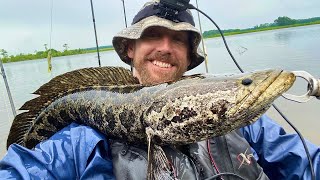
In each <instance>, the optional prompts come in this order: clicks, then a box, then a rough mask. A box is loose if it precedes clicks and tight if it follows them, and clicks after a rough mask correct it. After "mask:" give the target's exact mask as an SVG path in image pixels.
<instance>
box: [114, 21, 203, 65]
mask: <svg viewBox="0 0 320 180" xmlns="http://www.w3.org/2000/svg"><path fill="white" fill-rule="evenodd" d="M154 26H161V27H165V28H167V29H170V30H174V31H189V32H191V33H190V36H192V37H190V40H191V42H190V43H191V52H190V58H191V63H190V65H189V66H188V70H191V69H193V68H195V67H197V66H198V65H199V64H201V63H202V62H203V61H204V55H203V52H202V51H201V50H200V49H199V48H198V46H199V43H200V41H201V35H200V32H199V31H198V29H196V28H195V27H194V26H192V25H191V24H189V23H186V22H178V23H176V22H173V21H170V20H167V19H164V18H160V17H158V16H150V17H147V18H144V19H142V20H141V21H139V22H137V23H135V24H133V25H131V26H129V27H128V28H125V29H124V30H122V31H120V32H119V33H118V34H117V35H116V36H114V37H113V40H112V44H113V47H114V49H115V51H116V52H117V53H118V55H119V57H120V59H121V60H122V61H123V62H125V63H126V64H128V65H130V64H131V59H130V58H129V57H128V54H127V51H128V43H129V41H130V40H136V39H139V38H140V37H141V35H142V34H143V32H144V31H145V30H146V29H148V28H149V27H154Z"/></svg>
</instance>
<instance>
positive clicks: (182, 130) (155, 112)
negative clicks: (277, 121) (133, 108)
mask: <svg viewBox="0 0 320 180" xmlns="http://www.w3.org/2000/svg"><path fill="white" fill-rule="evenodd" d="M294 81H295V75H294V74H293V73H291V72H288V71H283V70H263V71H256V72H252V73H243V74H237V75H218V76H216V75H193V76H188V77H184V78H182V79H181V80H179V81H176V82H171V83H168V84H166V85H165V86H166V87H165V88H162V90H161V91H158V92H157V93H155V96H154V103H153V104H152V106H151V107H150V108H149V110H148V111H147V113H146V118H145V120H146V123H147V124H148V126H149V127H151V129H152V130H153V132H154V135H155V137H157V139H158V140H157V141H158V142H159V143H163V144H188V143H193V142H197V141H201V140H205V139H208V138H210V137H215V136H221V135H224V134H226V133H228V132H230V131H232V130H235V129H238V128H241V127H243V126H245V125H248V124H251V123H253V122H255V121H256V120H257V119H258V118H259V117H260V116H261V115H262V114H263V113H265V112H266V111H267V110H268V108H269V107H270V105H271V104H272V102H273V101H274V100H275V99H276V98H277V97H278V96H280V95H281V94H282V93H284V92H285V91H287V90H288V89H289V88H290V87H291V86H292V84H293V83H294Z"/></svg>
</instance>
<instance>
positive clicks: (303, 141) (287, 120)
mask: <svg viewBox="0 0 320 180" xmlns="http://www.w3.org/2000/svg"><path fill="white" fill-rule="evenodd" d="M188 8H189V9H195V10H197V11H198V12H200V13H201V14H203V15H204V16H205V17H207V18H208V19H209V20H210V21H211V22H212V23H213V24H214V25H215V26H216V28H217V29H218V31H219V33H220V35H221V37H222V39H223V42H224V45H225V47H226V49H227V51H228V53H229V55H230V57H231V58H232V60H233V62H234V63H235V65H236V66H237V67H238V69H239V70H240V71H241V72H242V73H244V71H243V70H242V68H241V67H240V65H239V64H238V62H237V61H236V59H235V58H234V56H233V55H232V53H231V51H230V49H229V46H228V44H227V42H226V40H225V37H224V35H223V32H222V31H221V29H220V27H219V26H218V25H217V24H216V23H215V22H214V21H213V20H212V19H211V18H210V17H209V16H208V15H207V14H206V13H204V12H203V11H201V10H200V9H198V8H196V7H195V6H193V5H192V4H189V7H188ZM272 106H273V107H274V108H275V109H276V110H277V111H278V113H279V114H280V115H281V116H282V117H283V118H284V119H285V120H286V122H287V123H288V124H289V125H290V126H291V127H292V128H293V129H294V130H295V131H296V133H297V134H298V136H299V138H300V139H301V142H302V144H303V147H304V150H305V152H306V155H307V158H308V161H309V166H310V169H311V178H312V180H315V179H316V178H315V173H314V169H313V165H312V159H311V156H310V153H309V149H308V147H307V145H306V142H305V140H304V138H303V136H302V135H301V134H300V132H299V131H298V129H297V128H296V127H295V126H294V125H293V124H292V123H291V122H290V121H289V119H288V118H287V117H286V116H285V115H284V114H283V113H282V112H281V111H280V109H279V108H278V107H277V106H276V105H275V104H274V103H273V104H272Z"/></svg>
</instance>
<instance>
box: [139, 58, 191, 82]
mask: <svg viewBox="0 0 320 180" xmlns="http://www.w3.org/2000/svg"><path fill="white" fill-rule="evenodd" d="M152 60H157V61H161V62H166V63H170V64H171V65H172V66H174V67H175V71H169V72H162V73H161V74H156V73H154V72H152V70H151V69H149V68H148V67H147V66H146V65H145V64H146V63H147V62H149V61H150V62H151V61H152ZM179 62H181V61H178V60H177V59H175V58H174V57H172V55H170V54H167V53H162V52H155V53H152V54H149V55H147V56H145V57H144V58H143V60H136V61H135V60H134V61H133V65H134V68H135V70H136V71H137V72H138V74H139V77H140V78H139V80H140V83H142V84H158V83H164V82H169V81H175V80H177V79H179V78H181V77H182V75H183V74H184V73H185V72H186V71H187V68H188V67H187V65H184V64H183V63H179Z"/></svg>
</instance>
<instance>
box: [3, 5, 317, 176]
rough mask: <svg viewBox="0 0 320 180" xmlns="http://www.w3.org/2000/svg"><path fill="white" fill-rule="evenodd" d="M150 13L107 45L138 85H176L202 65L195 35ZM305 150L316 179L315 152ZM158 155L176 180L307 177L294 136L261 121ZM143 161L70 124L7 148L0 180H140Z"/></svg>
mask: <svg viewBox="0 0 320 180" xmlns="http://www.w3.org/2000/svg"><path fill="white" fill-rule="evenodd" d="M153 10H154V9H153V2H149V3H147V4H146V5H145V6H144V8H142V10H140V12H139V13H138V14H137V15H136V17H135V18H134V22H133V25H132V26H130V27H128V28H126V29H124V30H123V31H121V32H120V33H119V34H118V35H116V36H115V37H114V39H113V45H114V47H115V50H116V52H117V53H118V55H119V57H120V58H121V60H122V61H124V62H126V63H127V64H130V65H131V66H133V68H134V71H133V74H134V75H135V76H136V77H137V78H138V79H139V81H140V83H143V84H153V83H160V82H165V81H170V80H175V79H178V78H179V77H181V76H182V75H183V73H184V72H185V71H187V70H190V69H193V68H194V67H196V66H198V65H199V64H201V63H202V62H203V56H202V55H201V53H200V52H199V51H198V50H197V48H198V44H199V41H200V33H199V31H198V30H197V29H196V28H195V27H194V26H193V25H192V24H193V18H192V16H191V14H189V12H184V14H183V15H181V17H178V21H179V22H173V21H171V20H168V19H164V18H160V17H158V16H157V15H156V14H155V13H156V12H155V11H153ZM307 145H308V147H309V151H310V154H311V157H312V160H313V165H314V169H315V171H316V175H317V178H319V177H320V168H319V167H320V158H319V157H320V150H319V148H318V147H316V146H314V145H312V144H310V143H308V144H307ZM164 151H165V152H166V155H167V157H168V160H169V164H170V165H171V171H172V176H173V177H174V178H177V179H206V178H210V177H212V178H213V177H214V176H216V177H221V178H223V179H239V178H240V179H241V178H243V179H268V177H269V178H270V179H310V177H311V176H310V168H309V166H308V161H307V157H306V155H305V152H304V149H303V146H302V144H301V141H300V140H299V138H298V136H297V135H295V134H291V135H289V134H286V133H285V132H284V130H283V129H282V128H281V127H279V126H278V125H277V124H275V123H274V122H273V121H271V120H270V119H269V118H268V117H266V116H262V117H261V118H260V119H259V120H258V121H257V122H256V123H254V124H253V125H250V126H247V127H244V128H241V129H240V130H237V131H233V132H231V133H229V134H227V135H225V136H221V137H217V138H213V139H210V140H207V141H203V142H198V143H194V144H190V145H186V146H182V147H169V146H167V147H164ZM146 158H147V150H146V148H145V147H140V146H136V145H132V144H127V143H126V142H122V141H116V140H109V139H108V137H105V136H104V135H102V134H101V133H99V132H98V131H96V130H94V129H92V128H90V127H88V126H85V125H79V124H75V123H73V124H71V125H69V126H68V127H66V128H64V129H63V130H61V131H59V132H58V133H56V134H55V135H54V136H52V137H51V138H50V139H49V140H47V141H44V142H42V143H40V144H38V145H37V146H36V148H35V150H28V149H26V148H23V147H21V146H18V145H11V146H10V147H9V149H8V153H7V155H6V156H5V157H4V158H3V160H2V161H1V162H0V169H1V170H0V177H1V178H4V179H6V178H7V179H9V178H21V179H87V178H90V179H115V178H116V179H145V178H146V170H147V169H146V168H147V159H146ZM257 162H258V163H257ZM217 174H218V175H217ZM223 174H224V175H223ZM267 176H268V177H267Z"/></svg>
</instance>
